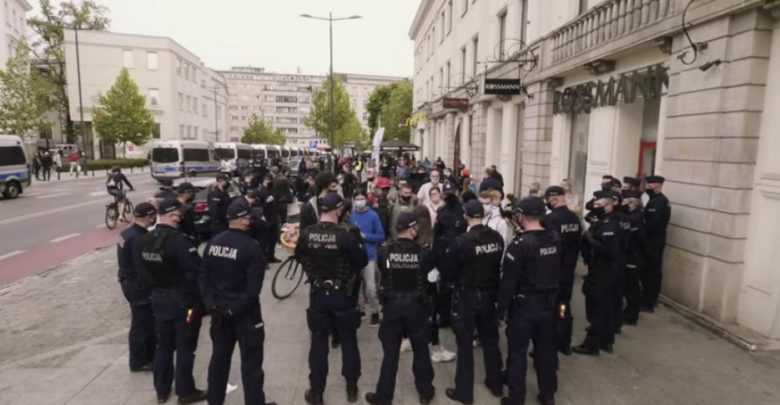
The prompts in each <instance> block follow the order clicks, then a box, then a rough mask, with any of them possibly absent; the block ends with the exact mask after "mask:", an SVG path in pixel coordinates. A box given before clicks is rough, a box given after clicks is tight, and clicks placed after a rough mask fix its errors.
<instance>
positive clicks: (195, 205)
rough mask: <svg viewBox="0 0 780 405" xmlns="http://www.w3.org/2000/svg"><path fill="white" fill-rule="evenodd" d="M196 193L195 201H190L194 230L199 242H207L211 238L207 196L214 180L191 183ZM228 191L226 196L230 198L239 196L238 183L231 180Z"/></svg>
mask: <svg viewBox="0 0 780 405" xmlns="http://www.w3.org/2000/svg"><path fill="white" fill-rule="evenodd" d="M192 184H193V185H194V186H195V188H196V190H197V192H196V194H195V199H193V200H192V211H193V214H194V220H195V229H196V230H197V232H198V236H199V237H200V240H208V239H210V238H211V236H212V235H211V216H210V215H209V202H208V195H209V189H211V187H212V186H213V185H214V180H213V179H209V180H202V181H197V182H193V183H192ZM228 184H229V189H228V194H230V197H231V198H235V197H238V196H240V195H241V193H240V192H239V188H238V181H237V180H236V179H231V180H230V182H229V183H228Z"/></svg>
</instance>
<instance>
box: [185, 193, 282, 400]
mask: <svg viewBox="0 0 780 405" xmlns="http://www.w3.org/2000/svg"><path fill="white" fill-rule="evenodd" d="M251 218H252V207H251V206H250V205H249V203H248V202H247V201H246V200H242V199H238V200H236V201H234V202H233V203H231V204H230V207H228V212H227V219H228V230H227V231H225V232H222V233H220V234H219V235H217V236H215V237H213V238H211V240H210V241H209V243H208V244H207V245H206V248H205V250H204V251H203V264H202V269H203V271H202V272H201V274H200V287H201V291H202V293H203V301H204V303H205V305H206V308H208V309H209V313H210V314H211V341H212V344H213V349H212V354H211V362H210V363H209V376H208V382H209V389H208V400H209V404H222V403H224V402H225V388H226V387H227V382H228V375H229V374H230V360H231V357H232V354H233V349H234V348H235V345H236V342H238V348H239V350H240V351H241V379H242V381H243V383H244V403H245V404H247V405H271V404H275V402H271V403H266V402H265V393H264V392H263V382H264V379H265V374H264V373H263V341H264V340H265V329H264V324H263V315H262V312H261V310H260V299H259V295H260V290H261V289H262V287H263V276H264V274H265V258H264V256H263V251H262V249H261V248H260V244H259V243H258V242H257V241H256V240H254V239H252V237H251V236H250V235H249V230H250V227H251V222H252V219H251Z"/></svg>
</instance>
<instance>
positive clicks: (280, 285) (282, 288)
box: [271, 255, 303, 300]
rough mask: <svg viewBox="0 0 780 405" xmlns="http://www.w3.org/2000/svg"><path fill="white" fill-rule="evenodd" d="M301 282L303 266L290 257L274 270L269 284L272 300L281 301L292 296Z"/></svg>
mask: <svg viewBox="0 0 780 405" xmlns="http://www.w3.org/2000/svg"><path fill="white" fill-rule="evenodd" d="M301 281H303V266H301V262H299V261H298V260H296V259H295V256H292V255H291V256H290V257H288V258H287V259H285V261H283V262H282V264H280V265H279V267H278V268H277V269H276V273H275V274H274V279H273V281H272V282H271V293H272V294H273V295H274V298H276V299H278V300H283V299H285V298H288V297H290V296H291V295H293V293H294V292H295V290H297V289H298V286H299V285H301Z"/></svg>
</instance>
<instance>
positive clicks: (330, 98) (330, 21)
mask: <svg viewBox="0 0 780 405" xmlns="http://www.w3.org/2000/svg"><path fill="white" fill-rule="evenodd" d="M301 17H303V18H310V19H312V20H320V21H327V22H328V27H329V28H330V76H329V77H330V88H329V89H328V106H329V110H330V122H329V124H328V132H330V134H329V135H330V136H329V139H328V144H329V145H328V146H330V147H331V148H334V150H335V146H334V143H335V142H336V135H335V132H334V131H335V128H334V125H333V121H334V111H333V85H334V83H333V80H334V77H333V21H345V20H357V19H360V18H363V17H361V16H359V15H353V16H349V17H338V18H333V13H328V17H327V18H326V17H316V16H313V15H310V14H301Z"/></svg>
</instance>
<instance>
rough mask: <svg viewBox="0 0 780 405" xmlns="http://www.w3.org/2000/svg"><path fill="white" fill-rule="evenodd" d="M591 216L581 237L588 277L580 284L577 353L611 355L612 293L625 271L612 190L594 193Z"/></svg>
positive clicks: (613, 307) (612, 329)
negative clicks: (584, 321)
mask: <svg viewBox="0 0 780 405" xmlns="http://www.w3.org/2000/svg"><path fill="white" fill-rule="evenodd" d="M594 196H595V201H594V206H593V209H592V210H591V214H593V216H594V217H595V218H596V222H595V223H593V225H592V226H591V227H590V229H588V231H587V232H586V233H585V234H584V238H583V246H582V256H583V259H584V260H585V264H586V265H587V266H588V275H587V276H586V277H585V281H584V282H583V285H582V292H583V293H584V294H585V311H586V313H587V317H588V322H589V323H590V327H589V328H588V334H587V336H586V337H585V341H583V342H582V344H581V345H579V346H576V347H574V348H572V351H573V352H574V353H577V354H585V355H598V354H599V351H600V350H604V351H606V352H607V353H611V352H612V350H613V346H612V345H613V343H614V342H615V319H614V318H615V294H616V293H615V290H616V283H617V279H618V276H619V274H620V272H622V271H624V270H625V261H624V257H623V256H624V253H625V252H624V247H623V238H624V236H623V228H622V226H621V224H620V221H619V219H618V218H617V215H615V211H614V200H613V192H612V191H597V192H596V193H594Z"/></svg>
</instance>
